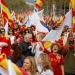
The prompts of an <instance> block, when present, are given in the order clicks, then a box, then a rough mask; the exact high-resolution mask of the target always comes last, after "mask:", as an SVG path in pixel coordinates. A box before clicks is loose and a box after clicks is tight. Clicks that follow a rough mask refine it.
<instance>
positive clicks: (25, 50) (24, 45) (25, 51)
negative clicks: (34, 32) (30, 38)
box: [19, 40, 32, 57]
mask: <svg viewBox="0 0 75 75" xmlns="http://www.w3.org/2000/svg"><path fill="white" fill-rule="evenodd" d="M19 45H20V48H21V50H22V53H23V55H24V56H25V57H27V56H32V53H31V49H29V48H28V47H29V46H31V43H27V42H25V41H24V40H23V41H22V42H21V43H20V44H19Z"/></svg>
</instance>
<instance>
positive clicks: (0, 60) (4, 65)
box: [0, 54, 28, 75]
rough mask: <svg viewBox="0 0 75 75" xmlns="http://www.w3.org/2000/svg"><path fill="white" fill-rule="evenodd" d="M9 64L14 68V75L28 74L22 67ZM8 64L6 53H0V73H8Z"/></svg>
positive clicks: (5, 74)
mask: <svg viewBox="0 0 75 75" xmlns="http://www.w3.org/2000/svg"><path fill="white" fill-rule="evenodd" d="M11 64H12V67H13V68H14V71H15V73H16V75H28V74H27V73H26V72H25V71H24V70H23V69H21V68H19V67H18V66H17V65H15V64H14V63H11ZM8 66H9V64H8V60H7V58H6V55H5V54H2V55H0V74H2V75H9V70H8ZM10 68H11V66H10ZM11 72H12V70H11ZM13 75H14V74H13Z"/></svg>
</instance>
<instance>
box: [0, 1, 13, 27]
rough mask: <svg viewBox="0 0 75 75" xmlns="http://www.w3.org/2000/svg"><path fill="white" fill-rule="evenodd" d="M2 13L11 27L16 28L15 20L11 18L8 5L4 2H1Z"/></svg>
mask: <svg viewBox="0 0 75 75" xmlns="http://www.w3.org/2000/svg"><path fill="white" fill-rule="evenodd" d="M1 12H2V15H3V17H5V18H6V20H8V22H9V25H10V27H11V28H14V23H13V19H12V17H11V14H10V12H9V9H8V7H7V5H6V3H5V2H4V0H1Z"/></svg>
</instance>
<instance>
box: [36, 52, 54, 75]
mask: <svg viewBox="0 0 75 75" xmlns="http://www.w3.org/2000/svg"><path fill="white" fill-rule="evenodd" d="M38 64H39V65H38V66H37V67H38V71H39V73H40V74H41V75H54V74H53V71H52V67H51V61H50V58H49V56H48V55H47V54H45V53H41V54H40V55H39V58H38Z"/></svg>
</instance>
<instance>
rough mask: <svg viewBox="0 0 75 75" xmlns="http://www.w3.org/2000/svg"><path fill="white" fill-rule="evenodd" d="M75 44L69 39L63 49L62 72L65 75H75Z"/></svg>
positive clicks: (72, 39)
mask: <svg viewBox="0 0 75 75" xmlns="http://www.w3.org/2000/svg"><path fill="white" fill-rule="evenodd" d="M74 46H75V43H74V38H73V37H70V38H69V40H68V41H67V43H66V45H65V47H64V54H65V60H64V71H65V75H75V49H74Z"/></svg>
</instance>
